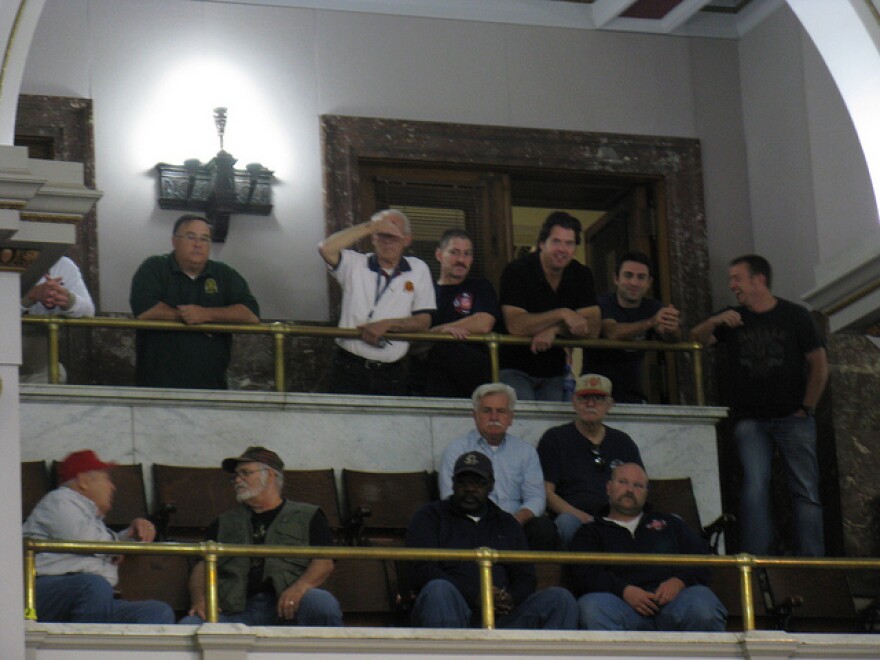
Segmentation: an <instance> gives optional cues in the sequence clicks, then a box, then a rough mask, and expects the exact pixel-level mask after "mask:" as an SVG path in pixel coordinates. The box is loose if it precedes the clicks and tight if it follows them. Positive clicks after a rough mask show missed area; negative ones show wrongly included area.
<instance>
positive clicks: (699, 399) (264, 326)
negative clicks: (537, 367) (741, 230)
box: [22, 315, 705, 406]
mask: <svg viewBox="0 0 880 660" xmlns="http://www.w3.org/2000/svg"><path fill="white" fill-rule="evenodd" d="M22 322H23V323H27V324H30V325H45V326H46V327H47V329H48V334H49V382H50V383H57V382H58V380H59V369H58V359H59V357H58V331H59V329H60V328H61V327H64V326H66V327H87V328H121V329H128V330H173V331H180V332H228V333H233V334H262V335H272V337H273V339H274V343H275V352H274V356H275V390H276V391H277V392H283V391H284V383H285V376H284V337H285V336H286V335H290V336H297V337H329V338H343V339H357V338H358V337H360V331H358V330H357V329H355V328H330V327H324V326H313V325H297V324H294V323H282V322H275V323H259V324H254V325H244V324H231V323H204V324H201V325H186V324H185V323H179V322H177V321H137V320H134V319H118V318H106V317H87V318H78V319H68V318H61V317H57V316H31V315H27V316H24V317H22ZM387 337H388V338H389V339H392V340H394V339H399V340H402V341H423V342H431V343H433V342H444V341H447V342H448V341H454V342H467V343H473V344H484V345H486V346H487V347H488V349H489V360H490V365H491V375H492V380H493V381H497V380H498V370H499V359H498V350H499V347H500V346H528V345H530V344H531V342H532V339H531V337H515V336H513V335H500V334H497V333H494V332H493V333H488V334H480V335H477V334H474V335H470V336H468V337H466V338H465V339H456V338H455V337H453V336H452V335H449V334H444V333H439V332H389V333H388V335H387ZM553 345H554V346H563V347H571V348H598V349H625V350H641V351H658V352H664V351H673V352H678V353H682V352H684V353H690V354H691V355H692V356H693V375H694V391H695V393H696V403H697V405H698V406H702V405H704V404H705V398H704V395H703V356H702V349H703V345H702V344H700V343H698V342H674V343H673V342H669V343H667V342H662V341H635V340H632V341H629V340H627V341H620V340H612V339H556V340H555V341H554V342H553Z"/></svg>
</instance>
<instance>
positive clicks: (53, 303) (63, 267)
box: [18, 250, 95, 383]
mask: <svg viewBox="0 0 880 660" xmlns="http://www.w3.org/2000/svg"><path fill="white" fill-rule="evenodd" d="M38 256H39V252H38V251H37V250H26V251H25V255H24V258H25V261H27V262H28V263H32V262H33V261H34V260H35V259H36V258H37V257H38ZM21 311H22V313H24V314H37V315H39V316H68V317H70V318H79V317H82V316H94V315H95V303H94V302H92V296H91V295H90V294H89V290H88V288H86V283H85V281H84V280H83V277H82V273H80V270H79V267H78V266H77V265H76V264H75V263H74V262H73V260H72V259H69V258H68V257H61V258H60V259H59V260H58V261H56V262H55V263H54V264H52V267H51V268H49V272H48V273H46V274H45V275H43V276H42V277H41V278H40V279H39V280H38V281H37V283H36V284H35V285H34V286H32V287H31V288H30V289H28V291H27V292H26V293H25V294H24V295H23V296H22V298H21ZM47 344H48V342H47V339H46V332H45V330H44V329H43V328H37V327H34V326H28V325H24V326H22V331H21V369H19V372H18V374H19V379H20V380H21V382H23V383H48V382H49V361H48V357H47V356H48V346H47ZM58 372H59V382H61V383H65V382H67V373H66V372H65V370H64V366H63V365H61V364H59V365H58Z"/></svg>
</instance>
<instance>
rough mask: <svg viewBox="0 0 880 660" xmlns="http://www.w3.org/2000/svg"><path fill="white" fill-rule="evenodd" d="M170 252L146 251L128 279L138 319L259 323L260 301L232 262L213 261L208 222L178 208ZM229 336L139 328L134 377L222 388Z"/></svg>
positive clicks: (144, 382) (158, 383)
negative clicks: (144, 257)
mask: <svg viewBox="0 0 880 660" xmlns="http://www.w3.org/2000/svg"><path fill="white" fill-rule="evenodd" d="M171 245H172V246H173V248H174V250H173V251H172V252H171V253H170V254H162V255H156V256H153V257H149V258H148V259H147V260H146V261H144V263H142V264H141V265H140V268H138V269H137V272H136V273H135V274H134V277H133V278H132V281H131V296H130V297H129V302H130V304H131V310H132V312H134V315H135V318H136V319H138V320H140V321H181V322H183V323H186V324H187V325H198V324H200V323H259V322H260V318H259V314H260V306H259V305H258V304H257V301H256V299H255V298H254V297H253V295H251V292H250V289H248V285H247V282H245V280H244V278H243V277H242V276H241V275H239V274H238V273H237V272H236V271H235V270H234V269H233V268H231V267H229V266H227V265H226V264H224V263H221V262H219V261H212V260H211V259H209V258H208V257H209V256H210V254H211V226H210V225H209V224H208V221H207V220H205V219H204V218H202V217H200V216H196V215H184V216H181V217H180V218H178V219H177V222H175V223H174V230H173V232H172V238H171ZM231 352H232V335H230V334H227V333H213V332H210V333H209V332H169V331H164V330H140V331H138V333H137V366H136V374H135V382H136V383H137V384H138V385H141V386H144V387H185V388H203V389H226V368H227V367H228V366H229V358H230V355H231Z"/></svg>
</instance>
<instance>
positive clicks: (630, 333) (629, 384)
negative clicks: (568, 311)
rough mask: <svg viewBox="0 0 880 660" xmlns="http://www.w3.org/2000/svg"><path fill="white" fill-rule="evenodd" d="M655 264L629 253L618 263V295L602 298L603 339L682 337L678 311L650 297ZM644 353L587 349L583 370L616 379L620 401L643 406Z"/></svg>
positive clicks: (644, 399) (614, 382) (612, 294)
mask: <svg viewBox="0 0 880 660" xmlns="http://www.w3.org/2000/svg"><path fill="white" fill-rule="evenodd" d="M651 270H652V269H651V261H650V259H648V256H647V255H646V254H644V253H642V252H627V253H626V254H624V255H623V256H622V257H621V258H620V259H619V260H618V261H617V271H616V272H615V274H614V291H611V292H609V293H603V294H602V295H600V296H599V297H598V302H599V309H600V310H601V311H602V337H604V338H606V339H618V340H620V339H635V340H646V339H649V340H650V339H662V340H664V341H678V340H679V339H681V326H680V325H679V320H678V319H679V312H678V310H677V309H676V308H675V307H673V306H672V305H664V304H663V303H661V302H660V301H659V300H654V299H653V298H647V297H646V296H647V294H648V292H649V291H650V290H651V287H652V286H653V283H654V278H653V277H652V275H651ZM644 361H645V354H644V353H643V352H642V351H628V350H627V351H622V350H610V349H609V350H598V349H585V350H584V366H583V369H582V371H583V372H584V373H586V372H593V373H597V374H602V375H603V376H607V377H608V378H610V379H611V383H612V385H613V386H614V400H615V401H616V402H618V403H644V402H645V401H646V400H647V396H646V395H645V388H644V387H643V386H642V364H643V363H644Z"/></svg>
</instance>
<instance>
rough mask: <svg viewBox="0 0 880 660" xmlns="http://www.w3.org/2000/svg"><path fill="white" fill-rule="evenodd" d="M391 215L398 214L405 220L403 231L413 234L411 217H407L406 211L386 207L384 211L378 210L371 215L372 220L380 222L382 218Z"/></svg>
mask: <svg viewBox="0 0 880 660" xmlns="http://www.w3.org/2000/svg"><path fill="white" fill-rule="evenodd" d="M389 216H397V217H399V218H400V219H401V220H403V233H404V234H406V235H407V236H409V235H410V234H412V229H411V228H410V226H409V218H407V217H406V213H404V212H403V211H400V210H398V209H385V210H384V211H377V212H376V213H374V214H373V215H372V216H371V217H370V220H371V221H373V222H378V221H379V220H381V219H382V218H387V217H389Z"/></svg>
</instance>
